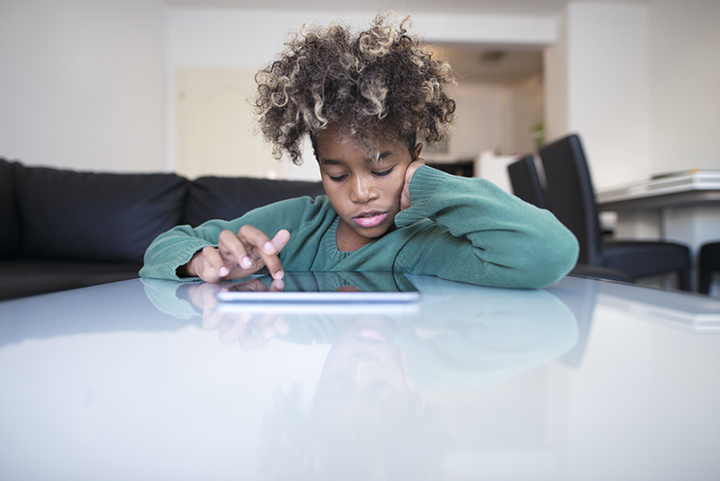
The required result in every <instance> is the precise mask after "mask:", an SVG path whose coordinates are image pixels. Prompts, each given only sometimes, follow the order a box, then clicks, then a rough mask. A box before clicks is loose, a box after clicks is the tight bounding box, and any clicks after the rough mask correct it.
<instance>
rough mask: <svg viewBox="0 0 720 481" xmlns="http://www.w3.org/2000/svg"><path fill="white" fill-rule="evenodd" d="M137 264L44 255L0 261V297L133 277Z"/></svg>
mask: <svg viewBox="0 0 720 481" xmlns="http://www.w3.org/2000/svg"><path fill="white" fill-rule="evenodd" d="M140 267H142V265H141V264H123V263H110V262H76V261H58V260H43V259H17V260H8V261H0V300H4V299H13V298H16V297H24V296H34V295H36V294H45V293H47V292H55V291H64V290H67V289H76V288H79V287H87V286H94V285H97V284H106V283H108V282H116V281H123V280H126V279H134V278H136V277H138V271H139V270H140Z"/></svg>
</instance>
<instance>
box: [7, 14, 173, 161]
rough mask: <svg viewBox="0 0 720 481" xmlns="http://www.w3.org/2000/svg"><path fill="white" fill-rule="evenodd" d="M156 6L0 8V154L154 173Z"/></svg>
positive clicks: (160, 93) (160, 73) (161, 104)
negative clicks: (0, 69)
mask: <svg viewBox="0 0 720 481" xmlns="http://www.w3.org/2000/svg"><path fill="white" fill-rule="evenodd" d="M164 45H165V5H164V2H163V1H162V0H102V1H100V2H98V1H96V0H64V1H62V2H56V1H52V0H46V1H43V0H2V1H0V66H2V67H1V68H2V72H1V73H0V156H3V157H6V158H10V159H18V160H21V161H23V162H24V163H26V164H49V165H56V166H63V167H70V168H76V169H95V170H118V171H149V170H164V168H165V165H166V160H165V88H166V86H165V71H164V69H163V61H164V56H165V51H164Z"/></svg>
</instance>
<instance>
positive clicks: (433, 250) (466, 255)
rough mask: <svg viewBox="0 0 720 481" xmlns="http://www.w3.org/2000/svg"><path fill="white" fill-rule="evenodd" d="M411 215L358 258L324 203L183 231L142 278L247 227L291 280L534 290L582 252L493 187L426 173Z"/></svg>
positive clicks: (163, 272) (162, 241)
mask: <svg viewBox="0 0 720 481" xmlns="http://www.w3.org/2000/svg"><path fill="white" fill-rule="evenodd" d="M410 203H411V206H410V208H408V209H405V210H403V211H401V212H400V213H398V214H397V216H396V217H395V224H396V226H397V227H398V229H396V230H394V231H392V232H389V233H387V234H385V235H383V236H382V237H380V238H377V239H375V240H373V241H372V242H370V243H369V244H367V245H365V246H363V247H361V248H360V249H358V250H357V251H354V252H341V251H339V250H338V248H337V242H336V234H337V228H338V223H339V221H340V218H339V217H338V215H337V213H336V212H335V210H334V209H333V207H332V205H331V204H330V202H329V200H328V198H327V197H325V196H319V197H318V198H317V199H315V200H312V199H310V198H309V197H302V198H298V199H290V200H286V201H281V202H277V203H274V204H271V205H267V206H264V207H260V208H258V209H255V210H252V211H250V212H248V213H246V214H245V215H244V216H242V217H240V218H238V219H235V220H233V221H221V220H212V221H208V222H206V223H204V224H203V225H201V226H199V227H197V228H195V229H193V228H191V227H190V226H187V225H184V226H177V227H175V228H174V229H172V230H170V231H168V232H166V233H164V234H162V235H160V236H159V237H158V238H157V239H155V240H154V241H153V243H152V244H151V245H150V247H149V248H148V250H147V252H146V253H145V265H144V266H143V268H142V269H141V270H140V275H141V276H142V277H149V278H160V279H173V280H197V278H190V279H181V278H179V277H178V276H177V274H176V270H177V268H178V267H179V266H181V265H184V264H186V263H188V262H189V261H190V259H191V258H192V256H193V255H194V254H195V253H196V252H197V251H198V250H200V249H202V248H203V247H205V246H209V245H210V246H217V241H218V236H219V234H220V232H221V231H222V230H225V229H229V230H231V231H233V232H237V231H238V230H239V229H240V227H241V226H243V225H245V224H250V225H252V226H255V227H257V228H258V229H260V230H261V231H263V232H264V233H265V234H266V235H268V236H269V237H270V238H272V237H273V236H274V235H275V234H276V233H277V232H278V231H279V230H280V229H287V230H288V231H290V234H291V237H290V241H289V242H288V243H287V245H286V246H285V248H284V249H283V250H282V251H281V252H280V261H281V263H282V266H283V269H284V270H286V271H381V272H385V271H398V272H403V273H406V274H429V275H435V276H438V277H441V278H444V279H449V280H455V281H462V282H469V283H472V284H478V285H484V286H494V287H516V288H537V287H544V286H546V285H549V284H552V283H553V282H556V281H557V280H559V279H560V278H562V277H563V276H564V275H565V274H567V273H568V272H569V271H570V269H572V268H573V267H574V266H575V263H576V261H577V257H578V250H579V247H578V242H577V240H576V239H575V237H574V236H573V234H572V233H571V232H570V231H569V230H568V229H567V228H565V227H564V226H563V225H562V224H561V223H560V222H559V221H558V220H557V219H556V218H555V217H554V216H553V215H552V214H551V213H550V212H548V211H546V210H541V209H538V208H536V207H535V206H532V205H530V204H527V203H525V202H523V201H522V200H520V199H518V198H517V197H515V196H512V195H510V194H507V193H505V192H504V191H502V190H501V189H500V188H498V187H497V186H495V185H494V184H492V183H491V182H489V181H487V180H484V179H478V178H465V177H458V176H454V175H450V174H446V173H444V172H440V171H438V170H436V169H432V168H430V167H427V166H423V167H420V168H419V169H418V170H417V171H416V172H415V174H414V175H413V178H412V181H411V182H410Z"/></svg>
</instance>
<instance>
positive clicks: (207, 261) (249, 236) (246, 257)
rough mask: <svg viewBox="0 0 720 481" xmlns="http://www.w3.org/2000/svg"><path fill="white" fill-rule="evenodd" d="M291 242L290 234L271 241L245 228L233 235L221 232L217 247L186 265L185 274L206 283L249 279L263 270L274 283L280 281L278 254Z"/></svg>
mask: <svg viewBox="0 0 720 481" xmlns="http://www.w3.org/2000/svg"><path fill="white" fill-rule="evenodd" d="M289 240H290V232H288V231H287V230H285V229H282V230H280V231H279V232H278V233H277V234H275V237H273V239H272V240H270V238H268V236H266V235H265V233H263V232H262V231H260V230H259V229H257V228H255V227H253V226H251V225H244V226H242V227H241V228H240V231H239V232H238V233H237V235H236V234H234V233H233V232H232V231H229V230H224V231H222V232H221V233H220V236H219V237H218V247H217V248H215V247H211V246H208V247H205V248H203V249H202V250H201V251H199V252H197V253H196V254H195V255H194V256H193V258H192V259H191V260H190V262H189V263H188V264H187V265H186V269H187V274H188V275H189V276H191V277H199V278H200V279H202V280H204V281H205V282H218V281H222V280H227V279H238V278H240V277H245V276H249V275H251V274H254V273H255V272H257V271H258V270H260V269H261V268H262V267H263V266H265V267H267V268H268V271H269V272H270V275H271V276H272V278H273V279H282V278H283V275H284V273H283V270H282V265H280V258H279V257H278V254H279V253H280V251H281V250H282V249H283V247H285V244H287V242H288V241H289Z"/></svg>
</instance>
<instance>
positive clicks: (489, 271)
mask: <svg viewBox="0 0 720 481" xmlns="http://www.w3.org/2000/svg"><path fill="white" fill-rule="evenodd" d="M410 203H411V206H410V207H409V208H408V209H405V210H403V211H401V212H400V213H398V214H397V216H396V217H395V223H396V224H397V225H398V227H403V226H406V225H409V224H412V223H414V222H417V221H420V220H422V219H429V220H430V221H431V222H432V223H434V224H435V228H428V229H422V230H421V231H419V232H418V234H416V235H415V236H414V237H413V238H412V239H410V240H409V241H408V242H407V243H406V245H405V247H404V248H403V249H402V251H401V252H400V253H399V254H398V259H397V263H398V265H399V266H400V268H402V269H403V270H406V271H407V272H410V273H413V274H431V275H436V276H438V277H442V278H444V279H449V280H457V281H463V282H470V283H473V284H478V285H485V286H494V287H515V288H538V287H544V286H547V285H549V284H552V283H554V282H556V281H557V280H559V279H560V278H562V277H563V276H565V275H566V274H567V273H568V272H569V271H570V270H571V269H572V268H573V267H574V266H575V263H576V262H577V258H578V253H579V245H578V242H577V239H576V238H575V236H574V235H573V234H572V232H570V231H569V230H568V229H567V228H566V227H565V226H564V225H562V224H561V223H560V221H558V220H557V218H555V216H554V215H553V214H551V213H550V212H548V211H547V210H543V209H538V208H537V207H535V206H533V205H531V204H528V203H526V202H524V201H522V200H520V199H519V198H517V197H516V196H513V195H510V194H508V193H506V192H504V191H503V190H502V189H500V188H499V187H497V186H495V185H494V184H493V183H491V182H489V181H487V180H485V179H479V178H466V177H458V176H454V175H450V174H446V173H444V172H440V171H438V170H436V169H433V168H430V167H427V166H423V167H420V168H419V169H418V170H417V171H416V172H415V174H414V175H413V178H412V180H411V182H410Z"/></svg>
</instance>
